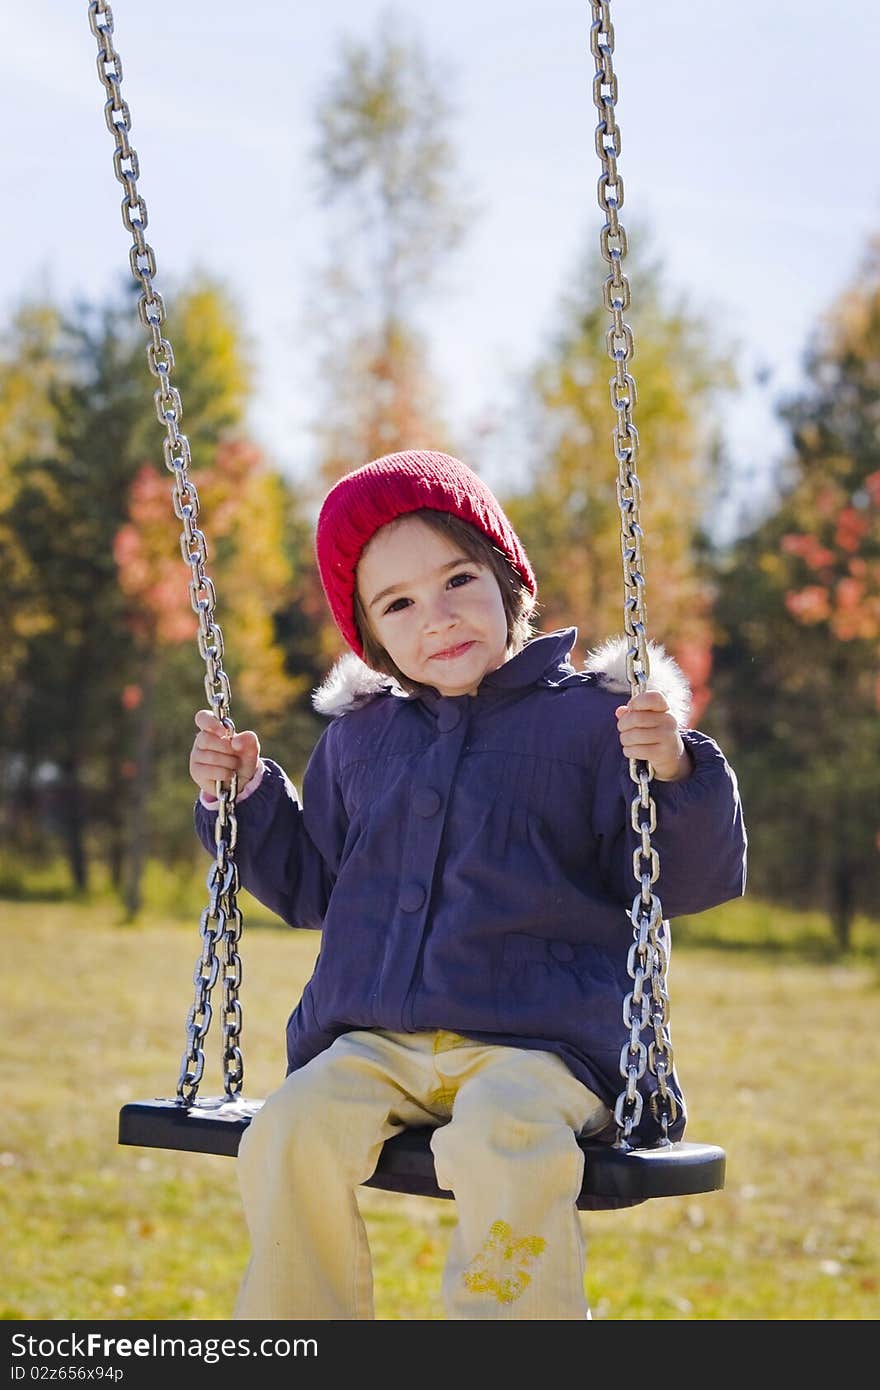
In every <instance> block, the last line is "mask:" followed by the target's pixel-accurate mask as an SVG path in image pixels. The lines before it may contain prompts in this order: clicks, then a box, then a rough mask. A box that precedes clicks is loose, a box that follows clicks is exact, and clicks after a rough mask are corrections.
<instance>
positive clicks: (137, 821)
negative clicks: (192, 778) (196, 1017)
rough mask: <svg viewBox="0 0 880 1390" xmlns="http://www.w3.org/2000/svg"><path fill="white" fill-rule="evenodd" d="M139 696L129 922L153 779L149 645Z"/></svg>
mask: <svg viewBox="0 0 880 1390" xmlns="http://www.w3.org/2000/svg"><path fill="white" fill-rule="evenodd" d="M140 686H141V692H142V698H141V702H140V705H139V706H138V724H137V743H136V750H135V760H136V763H137V775H136V776H135V778H134V779H133V781H132V784H131V794H130V797H129V803H128V856H127V865H126V874H125V886H124V896H123V905H124V907H125V921H126V922H133V921H134V920H135V918H136V917H137V914H138V913H139V912H140V909H141V903H142V893H141V885H142V880H143V874H144V866H145V864H146V862H147V855H148V851H149V845H148V834H149V816H148V813H147V812H148V805H149V793H150V786H151V784H152V780H153V754H154V736H153V735H154V730H153V706H154V700H155V693H156V673H155V661H154V653H153V650H152V648H150V649H149V650H148V651H146V652H145V654H144V663H143V674H142V676H141V681H140Z"/></svg>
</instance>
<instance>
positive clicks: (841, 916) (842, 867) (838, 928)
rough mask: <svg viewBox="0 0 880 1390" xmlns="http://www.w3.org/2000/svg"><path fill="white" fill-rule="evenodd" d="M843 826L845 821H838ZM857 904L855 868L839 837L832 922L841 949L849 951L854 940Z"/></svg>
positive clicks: (833, 877)
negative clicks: (853, 932) (853, 922)
mask: <svg viewBox="0 0 880 1390" xmlns="http://www.w3.org/2000/svg"><path fill="white" fill-rule="evenodd" d="M838 824H839V825H841V826H843V825H845V821H840V820H839V821H838ZM854 904H855V891H854V885H853V868H852V864H851V863H850V857H849V854H848V852H847V845H846V841H845V840H843V839H842V838H838V839H837V841H836V843H835V846H834V859H833V861H832V864H831V922H832V925H833V927H834V939H835V941H836V942H837V944H838V946H839V947H840V949H841V951H848V950H849V948H850V945H851V942H852V919H853V910H854Z"/></svg>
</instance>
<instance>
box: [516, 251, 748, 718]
mask: <svg viewBox="0 0 880 1390" xmlns="http://www.w3.org/2000/svg"><path fill="white" fill-rule="evenodd" d="M601 266H602V262H601V261H600V259H599V256H598V252H593V251H592V250H591V251H590V252H589V253H588V254H586V255H584V256H583V258H582V261H581V264H580V266H579V268H578V270H577V273H576V274H575V276H574V283H573V286H572V288H571V289H569V291H568V292H567V294H566V295H565V296H564V298H563V302H562V308H561V313H560V323H559V327H558V329H557V331H556V333H555V336H554V338H553V340H552V342H551V344H550V346H549V349H548V350H547V352H546V353H545V354H544V356H543V358H541V359H540V360H539V361H538V362H537V364H536V365H535V367H534V368H533V370H532V373H531V376H530V379H529V381H528V383H527V387H526V396H525V412H524V413H525V415H526V429H525V433H526V436H527V437H528V438H529V439H530V444H531V462H530V467H529V472H528V477H527V481H526V483H525V485H524V486H523V487H522V489H521V490H520V491H519V492H518V493H517V494H514V495H511V496H509V497H507V498H506V507H507V510H508V512H509V514H510V517H511V520H512V521H513V523H514V525H515V526H516V527H517V529H518V530H519V532H520V534H521V535H522V537H523V540H524V542H525V544H526V548H527V550H528V552H529V556H530V559H531V561H532V564H533V566H534V568H535V570H536V573H537V575H538V581H539V599H540V601H541V605H542V608H541V614H542V619H543V626H544V627H545V628H553V627H556V626H559V625H560V624H563V623H572V622H573V623H576V624H577V626H578V629H579V635H580V637H581V639H582V640H583V641H584V642H585V643H586V645H587V646H592V645H594V644H595V643H597V642H599V641H601V640H603V639H604V638H605V637H607V636H608V635H609V634H610V633H614V632H617V631H619V630H621V629H622V625H623V617H622V612H623V567H622V560H621V551H620V512H619V508H618V503H617V492H616V483H617V465H616V461H615V458H614V452H613V441H612V437H611V436H612V429H613V426H614V424H615V421H616V415H615V412H614V410H613V408H612V405H611V401H610V397H609V381H610V379H611V377H612V376H613V364H612V362H611V360H610V358H609V357H608V353H607V346H606V334H607V331H608V328H609V325H610V317H609V315H608V312H607V310H606V309H605V307H604V304H603V301H602V293H601V286H602V280H603V278H604V277H603V271H602V269H601ZM626 273H627V275H628V276H629V278H630V279H631V283H632V286H633V309H632V313H631V314H628V315H627V319H628V321H629V322H631V324H632V326H633V331H634V337H635V354H634V359H633V364H632V367H631V371H632V373H633V375H634V377H635V379H636V386H637V393H638V394H637V401H636V404H635V407H634V410H633V418H634V420H635V423H636V427H637V429H638V432H639V437H640V451H639V458H638V461H637V471H638V475H639V479H640V482H641V483H642V486H643V501H642V508H641V513H642V525H643V527H644V529H645V533H646V539H645V545H644V551H643V557H644V566H643V569H644V573H645V577H646V594H647V611H648V629H649V636H651V637H653V638H656V639H657V640H658V641H662V642H663V643H664V644H665V645H667V647H668V649H669V650H670V651H671V652H672V653H673V654H674V655H675V656H676V657H677V658H678V660H679V661H680V663H681V665H682V667H683V669H684V670H685V673H686V674H687V676H688V677H689V679H690V681H691V684H692V687H693V690H694V710H695V715H699V713H700V712H701V711H702V710H703V708H705V706H706V704H707V702H708V699H709V673H710V669H711V647H712V617H711V607H712V585H711V579H710V576H709V573H708V570H707V566H706V565H705V563H704V556H705V549H706V542H705V527H706V525H707V521H708V518H709V516H710V512H711V506H712V502H713V499H714V496H715V489H716V486H717V484H718V466H717V465H718V459H719V440H718V427H717V423H716V420H715V418H714V415H713V411H712V406H713V402H714V398H715V396H716V394H717V393H718V392H719V391H720V390H722V389H725V388H729V387H730V386H731V385H732V384H733V380H734V378H733V372H732V368H731V365H730V363H729V361H728V360H727V359H726V358H725V357H724V356H723V355H722V354H721V353H720V352H719V351H718V350H717V349H715V348H713V346H712V344H711V342H710V335H709V330H708V326H707V325H706V323H705V322H704V321H703V320H702V319H701V318H699V316H697V315H696V314H695V313H694V312H693V311H691V310H690V309H689V308H688V306H687V305H686V303H684V302H678V303H673V304H669V303H668V300H669V295H668V293H666V292H665V289H664V285H663V281H662V271H661V268H660V267H659V266H658V265H657V264H650V263H649V262H648V260H647V257H645V256H643V255H642V256H639V255H632V254H631V255H630V257H629V258H628V262H627V266H626Z"/></svg>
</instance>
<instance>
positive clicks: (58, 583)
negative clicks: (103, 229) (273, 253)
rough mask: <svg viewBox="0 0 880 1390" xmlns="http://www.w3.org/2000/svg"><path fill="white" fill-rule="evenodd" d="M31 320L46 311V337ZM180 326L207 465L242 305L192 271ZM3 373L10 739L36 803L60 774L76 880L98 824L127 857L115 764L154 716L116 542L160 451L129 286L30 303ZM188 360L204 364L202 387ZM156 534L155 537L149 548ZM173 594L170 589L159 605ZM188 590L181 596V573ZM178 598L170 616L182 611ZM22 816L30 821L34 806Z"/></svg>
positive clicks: (196, 436) (198, 444)
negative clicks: (67, 304)
mask: <svg viewBox="0 0 880 1390" xmlns="http://www.w3.org/2000/svg"><path fill="white" fill-rule="evenodd" d="M34 325H37V327H39V325H43V327H42V329H41V332H42V337H41V336H40V334H39V333H38V332H37V329H36V328H35V327H34ZM169 327H170V333H169V336H170V337H171V338H172V341H174V343H175V347H176V349H177V363H176V382H177V384H178V385H179V386H180V388H181V392H182V396H183V400H184V405H185V407H186V406H187V405H189V406H190V409H189V411H188V418H187V421H186V422H185V427H186V428H187V429H188V433H189V436H190V439H191V445H192V448H193V458H194V465H195V466H196V467H198V465H199V463H201V464H202V466H204V462H205V461H206V460H207V458H208V457H209V453H208V449H209V443H208V441H209V439H210V437H211V436H212V434H213V433H214V432H215V431H217V430H223V429H226V428H228V427H231V426H232V425H233V424H234V423H235V422H236V421H237V420H238V418H239V417H240V413H241V407H242V402H243V400H244V398H245V391H246V388H247V371H246V365H245V363H244V360H243V357H242V354H241V352H240V351H239V352H238V353H237V354H236V352H235V351H234V350H233V347H234V331H233V330H234V318H233V315H232V310H231V308H230V307H229V306H228V304H227V303H226V302H225V300H224V297H223V295H222V294H221V292H220V291H219V289H218V288H217V287H211V286H210V285H209V284H208V282H206V281H199V280H196V281H195V283H194V284H193V285H192V287H191V290H190V292H189V294H186V293H184V294H182V295H181V296H180V300H179V303H178V305H177V307H176V310H175V312H174V314H173V315H172V316H170V323H169ZM35 344H36V346H35ZM37 366H39V368H40V370H36V367H37ZM2 371H3V377H4V382H5V383H12V384H13V385H16V384H17V390H16V391H15V392H4V408H5V413H4V417H3V418H0V424H2V426H3V429H4V442H5V440H6V439H9V440H10V441H11V444H12V446H13V447H11V448H10V451H9V452H8V453H7V456H6V458H7V461H6V463H5V465H4V474H3V477H4V504H5V505H4V510H3V517H2V528H0V546H2V551H0V554H2V560H3V567H4V571H5V572H6V573H9V574H10V575H11V577H12V580H13V582H12V583H11V585H10V588H9V591H8V601H7V604H6V607H7V612H8V613H9V614H11V615H12V617H11V622H10V627H11V629H12V630H13V631H14V632H15V633H17V634H18V639H17V646H15V648H14V650H15V652H16V656H15V668H14V674H15V698H14V699H13V700H11V701H10V702H9V704H8V705H7V706H6V722H5V724H4V727H3V752H4V757H5V761H6V764H7V767H12V768H14V771H15V777H14V779H13V780H14V792H15V795H16V797H17V798H18V797H19V796H21V799H22V801H23V802H24V805H25V807H26V806H27V796H28V793H33V789H34V788H35V786H36V785H37V782H38V781H39V779H40V777H41V776H43V775H44V774H51V775H52V776H53V777H54V784H53V786H54V795H53V799H52V805H53V807H54V813H55V815H56V817H57V828H58V830H59V832H60V834H61V836H62V840H63V843H64V845H65V850H66V854H67V858H68V861H69V864H70V868H71V876H72V880H73V882H74V884H75V885H76V886H77V887H78V888H85V887H86V885H87V881H88V833H89V829H90V827H91V826H95V827H98V826H100V828H101V832H102V834H103V835H104V836H105V837H106V846H107V852H108V857H109V859H110V862H111V864H112V865H113V866H114V877H115V878H117V879H118V875H119V873H120V871H121V864H122V861H123V858H124V856H125V852H126V848H125V843H124V835H123V827H124V826H125V824H126V819H127V816H126V812H127V810H128V809H130V800H128V799H127V793H128V791H129V787H128V786H127V785H126V784H125V782H124V780H123V779H122V778H121V777H120V766H121V765H122V766H123V767H124V766H126V765H127V764H129V763H131V762H132V753H131V741H132V729H131V725H132V719H131V717H130V716H131V714H132V711H133V709H134V708H135V707H139V708H140V709H141V715H140V716H139V717H143V715H144V711H143V707H142V704H141V706H136V705H135V703H134V702H135V698H136V697H135V696H134V695H133V692H134V691H135V689H137V688H140V687H142V685H143V682H144V676H145V669H147V668H145V667H144V664H143V662H144V660H145V650H148V645H147V646H145V643H144V637H143V633H140V634H138V633H135V634H134V638H135V640H132V633H131V630H130V621H131V608H130V604H128V608H127V603H128V600H129V599H130V597H131V596H130V595H129V596H126V595H125V594H124V592H123V589H122V587H121V586H120V584H119V582H118V575H117V565H116V557H115V553H114V544H115V540H116V536H117V533H118V531H119V530H120V527H122V526H124V525H125V523H126V522H127V521H128V520H130V518H129V516H128V507H129V488H130V486H131V484H132V482H133V480H135V479H137V480H138V486H137V487H136V489H135V494H136V507H137V508H140V509H141V510H142V511H143V508H144V507H145V506H147V503H148V502H149V500H150V499H149V497H147V496H146V494H145V493H144V491H143V489H144V486H145V484H144V479H145V476H146V475H145V474H144V472H143V468H144V464H145V462H146V461H147V460H148V459H149V458H151V457H152V458H155V457H156V455H157V454H159V455H161V428H160V426H159V424H158V422H157V420H156V416H155V411H154V408H153V401H152V388H153V385H154V383H153V382H152V381H151V378H150V376H149V374H148V371H147V367H146V363H145V361H144V343H143V339H142V335H141V331H140V330H139V328H138V326H137V317H136V314H135V313H134V303H133V295H131V296H129V302H127V303H116V304H114V305H111V306H108V307H103V308H98V307H93V306H89V305H77V306H75V309H74V310H73V311H71V312H70V313H63V312H62V311H60V310H58V309H57V308H55V307H54V306H51V305H47V306H34V307H31V308H28V309H27V310H26V311H23V312H22V314H21V315H19V318H18V320H17V326H16V328H15V330H14V332H13V333H12V335H11V336H10V348H9V349H8V351H7V355H6V359H5V362H4V363H3V367H2ZM190 372H193V373H196V372H197V373H198V381H197V382H196V381H195V380H193V389H192V390H191V391H190V390H189V384H190V378H189V376H188V374H189V373H190ZM26 388H27V389H26ZM10 401H11V405H10V404H9V402H10ZM193 402H194V403H195V409H194V410H193V409H192V404H193ZM210 447H213V448H214V449H216V441H215V443H214V445H213V446H210ZM162 476H164V477H165V496H166V505H167V511H168V517H169V521H170V523H171V524H170V526H169V530H168V540H169V542H170V544H169V550H170V552H171V554H172V555H175V553H176V555H177V557H178V567H179V569H180V571H181V574H182V575H183V577H184V578H185V572H184V566H183V563H182V560H181V559H180V552H179V549H178V548H177V544H176V535H175V534H174V530H173V527H174V525H175V523H174V518H173V514H172V513H171V500H170V494H171V487H172V484H171V478H170V475H168V474H167V472H166V471H165V470H164V469H163V471H162ZM156 486H158V484H156V485H154V487H153V493H155V491H156ZM138 488H139V489H140V491H138ZM154 500H155V499H154ZM178 529H179V528H178ZM158 544H159V542H158V538H156V539H155V542H154V549H155V548H156V547H158ZM165 594H166V591H165V590H164V589H161V588H160V593H159V595H157V600H156V604H155V605H154V608H153V614H154V616H155V614H156V612H157V611H158V610H161V609H163V605H164V603H165ZM181 594H182V597H183V598H184V600H185V601H186V591H185V589H184V588H183V582H181ZM170 611H171V610H168V612H166V613H165V616H163V619H162V621H163V622H171V621H172V619H171V617H170V616H168V614H169V613H170ZM145 618H146V615H143V616H142V619H141V621H142V622H143V621H145ZM7 621H9V619H8V618H7ZM190 621H191V622H193V621H194V615H192V612H191V609H190ZM126 702H128V709H126ZM20 810H21V805H20V803H18V801H17V811H20ZM16 829H17V832H18V833H21V834H24V833H26V816H20V817H18V824H17V827H16Z"/></svg>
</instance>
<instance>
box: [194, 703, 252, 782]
mask: <svg viewBox="0 0 880 1390" xmlns="http://www.w3.org/2000/svg"><path fill="white" fill-rule="evenodd" d="M195 718H196V724H197V725H198V729H199V732H198V733H197V734H196V737H195V742H194V743H193V746H192V752H191V753H190V755H189V774H190V776H191V777H192V779H193V781H194V782H195V783H196V785H197V786H198V787H201V789H202V791H203V792H207V793H208V795H209V796H216V795H217V785H216V784H217V783H218V782H225V783H227V784H228V783H229V781H230V778H231V776H232V773H233V772H236V773H237V774H238V791H239V792H240V791H242V790H243V789H244V787H246V786H247V784H248V782H249V781H250V780H251V778H252V777H253V775H254V773H255V772H256V770H257V762H258V760H259V757H260V740H259V739H258V738H257V736H256V734H255V733H254V732H253V730H251V729H248V730H246V731H245V732H244V733H240V734H235V735H234V736H230V734H229V732H228V730H227V729H226V727H225V725H224V724H222V723H221V722H220V720H219V719H218V718H217V716H216V715H215V714H214V713H213V712H212V711H211V710H209V709H200V710H197V711H196V716H195Z"/></svg>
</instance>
